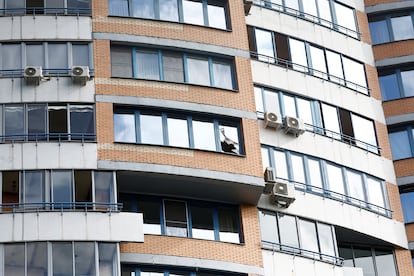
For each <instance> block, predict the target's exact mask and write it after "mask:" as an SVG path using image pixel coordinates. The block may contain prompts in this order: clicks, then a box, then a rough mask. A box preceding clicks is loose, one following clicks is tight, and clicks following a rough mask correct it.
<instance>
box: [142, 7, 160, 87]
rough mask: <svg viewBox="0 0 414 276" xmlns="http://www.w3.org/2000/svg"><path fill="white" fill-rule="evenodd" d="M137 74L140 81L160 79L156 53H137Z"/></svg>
mask: <svg viewBox="0 0 414 276" xmlns="http://www.w3.org/2000/svg"><path fill="white" fill-rule="evenodd" d="M151 2H152V1H151ZM137 74H138V78H141V79H148V80H159V79H160V67H159V62H158V53H157V52H146V51H137Z"/></svg>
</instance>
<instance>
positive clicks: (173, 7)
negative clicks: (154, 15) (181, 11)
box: [159, 0, 178, 21]
mask: <svg viewBox="0 0 414 276" xmlns="http://www.w3.org/2000/svg"><path fill="white" fill-rule="evenodd" d="M159 5H160V19H161V20H168V21H178V5H177V0H159Z"/></svg>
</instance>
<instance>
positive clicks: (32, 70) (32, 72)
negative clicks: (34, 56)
mask: <svg viewBox="0 0 414 276" xmlns="http://www.w3.org/2000/svg"><path fill="white" fill-rule="evenodd" d="M24 73H25V74H26V75H27V76H34V75H36V73H37V69H36V68H34V67H27V68H26V70H24Z"/></svg>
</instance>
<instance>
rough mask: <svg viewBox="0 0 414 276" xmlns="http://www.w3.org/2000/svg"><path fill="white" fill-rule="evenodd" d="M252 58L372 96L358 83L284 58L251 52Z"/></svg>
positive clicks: (368, 90) (367, 89)
mask: <svg viewBox="0 0 414 276" xmlns="http://www.w3.org/2000/svg"><path fill="white" fill-rule="evenodd" d="M250 56H251V57H252V58H254V59H256V60H259V61H262V62H265V63H268V64H274V65H277V66H280V67H283V68H286V69H291V70H294V71H298V72H301V73H304V74H306V75H311V76H314V77H316V78H320V79H322V80H326V81H329V82H332V83H335V84H338V85H341V86H344V87H347V88H349V89H352V90H355V91H357V92H360V93H362V94H365V95H368V96H369V95H370V89H369V88H368V87H366V86H362V85H359V84H357V83H354V82H351V81H349V80H346V79H343V78H340V77H337V76H334V75H332V74H328V73H326V72H323V71H319V70H316V69H314V68H311V67H308V66H304V65H301V64H297V63H294V62H291V61H289V60H286V59H282V58H278V57H271V56H266V55H262V54H259V53H256V52H250Z"/></svg>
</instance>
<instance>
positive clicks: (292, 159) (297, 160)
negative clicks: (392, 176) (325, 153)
mask: <svg viewBox="0 0 414 276" xmlns="http://www.w3.org/2000/svg"><path fill="white" fill-rule="evenodd" d="M262 156H263V157H262V159H263V160H264V163H263V166H264V167H269V166H270V167H273V168H274V169H275V175H276V178H279V179H284V180H288V181H292V182H293V183H294V184H295V188H296V189H299V190H304V191H309V192H313V193H314V194H319V195H321V196H324V197H329V198H332V199H334V200H339V201H343V202H346V203H348V204H351V205H355V206H358V207H360V208H364V209H367V210H370V211H372V212H376V213H379V214H382V215H385V216H390V215H391V214H390V212H389V210H388V209H387V206H388V203H387V202H388V198H387V194H386V191H385V187H384V182H383V181H382V180H380V179H378V178H375V177H373V176H371V175H367V174H365V173H364V172H360V171H356V170H353V169H350V168H346V167H343V166H340V165H337V164H334V163H332V162H330V161H327V160H324V159H318V158H315V157H312V156H307V155H303V154H299V153H294V152H290V151H286V150H281V149H277V148H273V147H268V146H262Z"/></svg>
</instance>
